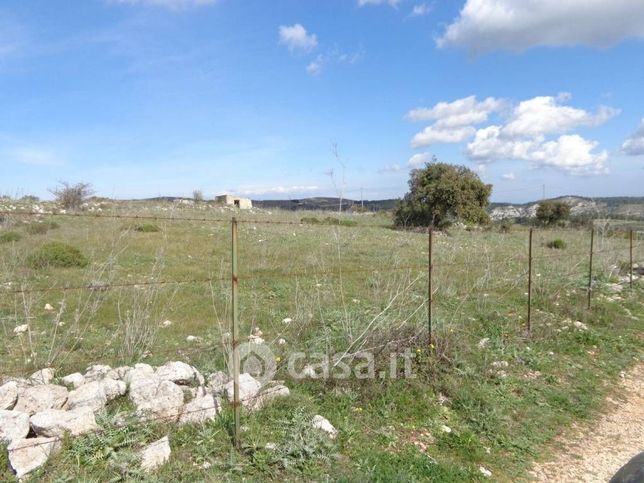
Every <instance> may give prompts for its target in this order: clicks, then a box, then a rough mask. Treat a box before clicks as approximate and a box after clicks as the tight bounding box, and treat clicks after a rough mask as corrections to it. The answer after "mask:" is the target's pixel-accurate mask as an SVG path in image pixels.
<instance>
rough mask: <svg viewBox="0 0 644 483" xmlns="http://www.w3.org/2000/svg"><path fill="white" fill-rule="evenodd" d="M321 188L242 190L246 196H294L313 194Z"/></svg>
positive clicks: (280, 187) (282, 187)
mask: <svg viewBox="0 0 644 483" xmlns="http://www.w3.org/2000/svg"><path fill="white" fill-rule="evenodd" d="M319 190H320V187H319V186H274V187H270V188H248V189H242V190H240V193H241V194H244V195H269V194H280V195H283V194H293V193H312V192H315V191H319Z"/></svg>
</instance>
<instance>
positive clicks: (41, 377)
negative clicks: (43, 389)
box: [29, 367, 56, 384]
mask: <svg viewBox="0 0 644 483" xmlns="http://www.w3.org/2000/svg"><path fill="white" fill-rule="evenodd" d="M55 374H56V371H55V370H54V369H52V368H51V367H47V368H45V369H41V370H40V371H38V372H34V373H33V374H32V375H31V376H30V377H29V381H30V382H32V383H33V384H49V383H50V382H51V381H53V380H54V375H55Z"/></svg>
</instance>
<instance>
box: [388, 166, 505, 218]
mask: <svg viewBox="0 0 644 483" xmlns="http://www.w3.org/2000/svg"><path fill="white" fill-rule="evenodd" d="M491 193H492V185H489V184H485V183H483V182H482V181H481V179H480V178H479V177H478V175H477V174H476V173H474V172H473V171H472V170H471V169H469V168H467V167H465V166H455V165H452V164H447V163H436V162H433V163H428V164H426V165H425V167H424V168H422V169H414V170H412V172H411V174H410V178H409V192H408V193H407V194H406V195H405V197H404V198H403V199H402V200H401V201H400V202H399V203H398V206H397V207H396V210H395V212H394V222H395V224H396V226H432V227H437V228H443V227H445V226H448V225H449V224H450V223H452V222H454V221H463V222H465V223H487V222H489V217H488V215H487V213H486V211H485V208H486V207H487V205H488V204H489V197H490V194H491Z"/></svg>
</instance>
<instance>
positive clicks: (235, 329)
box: [231, 218, 241, 448]
mask: <svg viewBox="0 0 644 483" xmlns="http://www.w3.org/2000/svg"><path fill="white" fill-rule="evenodd" d="M231 227H232V237H231V239H232V307H231V309H232V315H233V320H232V331H231V332H232V337H233V414H234V419H235V427H234V433H233V440H234V443H235V447H236V448H239V447H240V441H239V433H240V429H239V428H240V413H241V402H240V400H239V300H238V297H239V274H238V272H237V239H238V234H237V219H236V218H233V219H232V222H231Z"/></svg>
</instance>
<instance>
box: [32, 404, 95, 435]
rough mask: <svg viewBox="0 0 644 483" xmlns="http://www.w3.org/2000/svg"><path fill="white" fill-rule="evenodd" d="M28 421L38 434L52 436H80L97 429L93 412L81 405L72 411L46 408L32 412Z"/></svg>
mask: <svg viewBox="0 0 644 483" xmlns="http://www.w3.org/2000/svg"><path fill="white" fill-rule="evenodd" d="M30 423H31V427H32V428H33V430H34V432H35V433H36V434H37V435H38V436H42V437H52V438H53V437H56V438H62V437H63V436H64V435H65V433H68V434H71V435H72V436H80V435H82V434H87V433H91V432H93V431H97V430H98V429H99V426H98V424H96V419H95V418H94V412H93V411H92V408H89V407H81V408H78V409H74V410H72V411H61V410H57V409H48V410H47V411H42V412H40V413H36V414H34V415H33V416H32V417H31V419H30Z"/></svg>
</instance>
